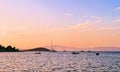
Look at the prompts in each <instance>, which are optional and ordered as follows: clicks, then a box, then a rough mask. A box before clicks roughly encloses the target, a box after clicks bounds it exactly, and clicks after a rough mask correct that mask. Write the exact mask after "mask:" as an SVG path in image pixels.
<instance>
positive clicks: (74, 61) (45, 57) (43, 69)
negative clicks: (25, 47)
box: [0, 52, 120, 72]
mask: <svg viewBox="0 0 120 72" xmlns="http://www.w3.org/2000/svg"><path fill="white" fill-rule="evenodd" d="M34 53H35V52H15V53H14V52H13V53H7V52H5V53H2V52H1V53H0V72H120V54H113V55H112V54H100V55H99V56H96V55H95V54H94V53H84V52H80V54H78V55H73V54H72V53H71V52H55V53H54V52H51V53H50V52H42V54H34Z"/></svg>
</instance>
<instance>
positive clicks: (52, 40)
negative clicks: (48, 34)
mask: <svg viewBox="0 0 120 72" xmlns="http://www.w3.org/2000/svg"><path fill="white" fill-rule="evenodd" d="M51 50H53V40H51Z"/></svg>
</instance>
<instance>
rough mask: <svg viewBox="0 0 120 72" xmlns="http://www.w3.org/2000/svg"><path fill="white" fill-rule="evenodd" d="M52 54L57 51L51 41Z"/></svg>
mask: <svg viewBox="0 0 120 72" xmlns="http://www.w3.org/2000/svg"><path fill="white" fill-rule="evenodd" d="M51 52H57V51H56V50H54V49H53V41H51Z"/></svg>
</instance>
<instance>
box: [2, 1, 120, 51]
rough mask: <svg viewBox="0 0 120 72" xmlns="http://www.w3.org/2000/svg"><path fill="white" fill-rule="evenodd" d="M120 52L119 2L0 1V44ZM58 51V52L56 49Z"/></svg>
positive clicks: (19, 46) (24, 47)
mask: <svg viewBox="0 0 120 72" xmlns="http://www.w3.org/2000/svg"><path fill="white" fill-rule="evenodd" d="M51 41H53V45H55V46H59V47H61V48H60V50H64V49H66V50H77V49H80V50H81V49H82V50H88V49H92V48H95V47H97V48H95V49H94V50H99V47H110V48H109V49H107V50H120V49H113V48H111V47H120V0H0V44H2V45H5V46H7V45H12V46H16V47H17V48H20V49H29V48H34V47H41V46H43V47H44V46H50V44H51ZM56 49H57V48H56Z"/></svg>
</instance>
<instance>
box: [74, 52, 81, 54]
mask: <svg viewBox="0 0 120 72" xmlns="http://www.w3.org/2000/svg"><path fill="white" fill-rule="evenodd" d="M72 54H80V53H79V52H72Z"/></svg>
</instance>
